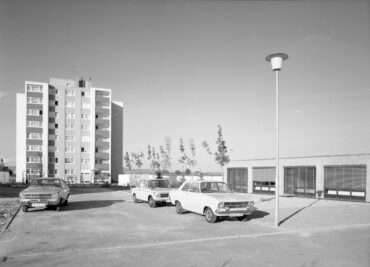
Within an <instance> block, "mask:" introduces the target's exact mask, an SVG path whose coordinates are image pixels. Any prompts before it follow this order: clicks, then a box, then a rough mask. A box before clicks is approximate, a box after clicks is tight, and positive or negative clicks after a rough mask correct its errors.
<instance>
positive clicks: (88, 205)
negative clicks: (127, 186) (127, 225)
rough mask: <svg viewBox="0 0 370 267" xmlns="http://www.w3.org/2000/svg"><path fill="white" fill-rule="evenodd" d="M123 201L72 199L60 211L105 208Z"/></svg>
mask: <svg viewBox="0 0 370 267" xmlns="http://www.w3.org/2000/svg"><path fill="white" fill-rule="evenodd" d="M122 202H125V201H124V200H90V201H74V202H70V203H69V204H68V206H65V207H63V209H62V211H63V210H65V211H68V210H88V209H98V208H106V207H109V206H112V205H114V204H118V203H122Z"/></svg>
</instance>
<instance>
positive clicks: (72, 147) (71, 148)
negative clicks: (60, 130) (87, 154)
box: [65, 146, 75, 153]
mask: <svg viewBox="0 0 370 267" xmlns="http://www.w3.org/2000/svg"><path fill="white" fill-rule="evenodd" d="M65 152H66V153H73V152H75V147H74V146H66V147H65Z"/></svg>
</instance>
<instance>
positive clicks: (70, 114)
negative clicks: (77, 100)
mask: <svg viewBox="0 0 370 267" xmlns="http://www.w3.org/2000/svg"><path fill="white" fill-rule="evenodd" d="M74 118H75V114H74V113H73V112H70V113H66V119H74Z"/></svg>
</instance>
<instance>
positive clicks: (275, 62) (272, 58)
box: [266, 53, 288, 71]
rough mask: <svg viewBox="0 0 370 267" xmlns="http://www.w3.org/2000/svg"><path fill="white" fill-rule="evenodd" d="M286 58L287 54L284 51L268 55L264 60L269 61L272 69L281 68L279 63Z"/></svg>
mask: <svg viewBox="0 0 370 267" xmlns="http://www.w3.org/2000/svg"><path fill="white" fill-rule="evenodd" d="M287 58H288V55H287V54H284V53H275V54H271V55H268V56H267V57H266V61H268V62H270V63H271V67H272V70H274V71H275V70H281V65H282V63H283V61H284V60H286V59H287Z"/></svg>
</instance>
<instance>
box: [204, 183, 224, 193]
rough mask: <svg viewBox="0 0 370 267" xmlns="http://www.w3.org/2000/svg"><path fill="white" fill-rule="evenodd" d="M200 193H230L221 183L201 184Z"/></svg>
mask: <svg viewBox="0 0 370 267" xmlns="http://www.w3.org/2000/svg"><path fill="white" fill-rule="evenodd" d="M200 191H201V192H202V193H231V190H230V188H229V187H228V186H227V184H225V183H223V182H202V183H200Z"/></svg>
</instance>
